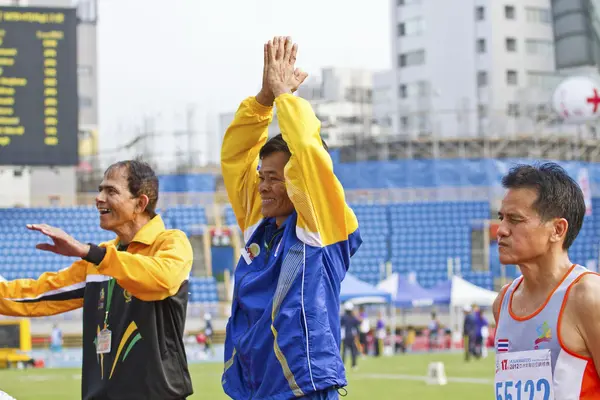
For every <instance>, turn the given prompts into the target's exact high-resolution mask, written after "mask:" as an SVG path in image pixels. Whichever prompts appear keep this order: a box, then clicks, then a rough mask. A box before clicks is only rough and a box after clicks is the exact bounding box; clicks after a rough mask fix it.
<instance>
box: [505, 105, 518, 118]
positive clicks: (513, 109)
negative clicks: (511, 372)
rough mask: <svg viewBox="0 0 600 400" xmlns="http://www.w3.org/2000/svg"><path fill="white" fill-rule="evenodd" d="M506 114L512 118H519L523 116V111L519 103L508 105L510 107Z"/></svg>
mask: <svg viewBox="0 0 600 400" xmlns="http://www.w3.org/2000/svg"><path fill="white" fill-rule="evenodd" d="M506 114H508V115H509V116H511V117H519V116H520V115H521V110H520V109H519V104H518V103H508V107H507V108H506Z"/></svg>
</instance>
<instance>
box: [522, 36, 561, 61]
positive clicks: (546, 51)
mask: <svg viewBox="0 0 600 400" xmlns="http://www.w3.org/2000/svg"><path fill="white" fill-rule="evenodd" d="M525 49H526V51H527V54H532V55H533V54H535V55H540V56H544V57H552V56H553V55H554V43H553V42H552V41H551V40H540V39H527V40H526V41H525Z"/></svg>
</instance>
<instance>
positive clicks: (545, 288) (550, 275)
mask: <svg viewBox="0 0 600 400" xmlns="http://www.w3.org/2000/svg"><path fill="white" fill-rule="evenodd" d="M572 265H573V263H572V262H571V260H569V255H568V254H567V252H566V251H563V250H562V249H561V251H560V253H559V254H553V252H552V251H549V252H548V253H547V255H545V256H544V257H541V259H539V260H535V261H532V262H527V263H523V264H519V268H520V269H521V272H522V273H523V290H525V291H526V292H528V293H531V294H540V295H545V294H547V293H549V292H551V291H552V290H554V288H555V287H556V285H557V284H558V283H559V282H560V281H561V280H562V279H563V277H564V276H565V274H566V273H567V271H568V270H569V269H570V268H571V266H572Z"/></svg>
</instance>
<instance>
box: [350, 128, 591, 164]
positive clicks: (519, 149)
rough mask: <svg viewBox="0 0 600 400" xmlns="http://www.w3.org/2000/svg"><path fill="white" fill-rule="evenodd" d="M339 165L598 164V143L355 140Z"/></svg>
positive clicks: (569, 139)
mask: <svg viewBox="0 0 600 400" xmlns="http://www.w3.org/2000/svg"><path fill="white" fill-rule="evenodd" d="M339 150H340V160H339V161H340V162H354V161H367V160H369V161H374V160H403V159H479V158H492V159H506V158H526V159H549V160H577V161H588V162H600V140H599V139H596V138H585V139H584V138H581V137H579V136H577V135H569V136H558V135H556V136H540V135H519V136H513V137H506V138H434V137H426V138H397V137H396V138H392V137H388V138H381V137H371V138H355V139H354V144H352V145H349V146H344V147H341V148H339Z"/></svg>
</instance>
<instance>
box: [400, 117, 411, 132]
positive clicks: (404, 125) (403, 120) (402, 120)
mask: <svg viewBox="0 0 600 400" xmlns="http://www.w3.org/2000/svg"><path fill="white" fill-rule="evenodd" d="M408 128H409V124H408V117H407V116H403V117H400V129H408Z"/></svg>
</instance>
